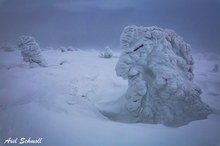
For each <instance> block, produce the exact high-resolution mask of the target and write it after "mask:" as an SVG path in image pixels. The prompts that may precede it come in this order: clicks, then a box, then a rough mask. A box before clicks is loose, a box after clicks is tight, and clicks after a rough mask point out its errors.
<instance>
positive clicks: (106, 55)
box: [100, 46, 113, 58]
mask: <svg viewBox="0 0 220 146" xmlns="http://www.w3.org/2000/svg"><path fill="white" fill-rule="evenodd" d="M100 57H102V58H112V57H113V53H112V50H111V49H110V47H109V46H106V47H105V49H104V51H103V52H101V54H100Z"/></svg>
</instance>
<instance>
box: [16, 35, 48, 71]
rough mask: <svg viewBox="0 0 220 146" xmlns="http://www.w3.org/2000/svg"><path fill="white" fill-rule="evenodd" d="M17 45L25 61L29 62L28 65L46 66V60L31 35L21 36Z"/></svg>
mask: <svg viewBox="0 0 220 146" xmlns="http://www.w3.org/2000/svg"><path fill="white" fill-rule="evenodd" d="M18 47H19V48H20V49H21V55H22V57H23V60H24V61H25V62H28V63H30V65H34V64H38V65H40V66H42V67H45V66H46V62H45V61H44V60H43V58H42V55H41V49H40V47H39V45H38V43H37V42H36V41H35V39H34V38H33V37H31V36H21V37H20V40H19V43H18Z"/></svg>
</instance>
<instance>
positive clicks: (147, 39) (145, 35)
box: [100, 26, 213, 126]
mask: <svg viewBox="0 0 220 146" xmlns="http://www.w3.org/2000/svg"><path fill="white" fill-rule="evenodd" d="M120 44H121V48H122V50H123V52H122V54H121V56H120V58H119V61H118V63H117V65H116V74H117V75H118V76H120V77H122V78H123V79H126V80H128V89H127V91H126V93H125V94H124V95H123V96H122V97H121V98H119V99H118V100H117V101H113V102H111V103H106V104H103V105H104V106H100V110H101V112H102V113H103V114H104V115H105V116H107V117H109V118H110V119H113V120H118V121H124V122H143V123H152V124H153V123H160V124H164V125H167V126H181V125H185V124H187V123H189V122H191V121H194V120H200V119H205V118H207V116H208V115H209V114H211V113H212V112H213V110H212V108H210V107H209V106H208V105H207V104H205V103H204V102H202V100H201V98H200V94H201V89H200V88H199V87H198V86H197V85H196V84H194V83H193V77H194V75H193V58H192V55H191V52H190V51H191V47H190V45H189V44H187V43H186V42H185V41H184V40H183V38H182V37H180V36H179V35H178V34H177V33H175V32H174V31H172V30H168V29H162V28H159V27H137V26H128V27H125V29H124V31H123V32H122V34H121V38H120Z"/></svg>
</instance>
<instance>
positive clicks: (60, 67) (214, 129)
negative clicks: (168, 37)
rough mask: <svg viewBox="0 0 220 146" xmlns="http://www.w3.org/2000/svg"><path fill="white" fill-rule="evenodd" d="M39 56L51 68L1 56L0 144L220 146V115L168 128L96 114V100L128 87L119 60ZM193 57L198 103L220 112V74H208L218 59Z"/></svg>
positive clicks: (14, 55)
mask: <svg viewBox="0 0 220 146" xmlns="http://www.w3.org/2000/svg"><path fill="white" fill-rule="evenodd" d="M42 54H43V57H44V58H45V60H46V61H47V63H48V64H49V66H48V67H46V68H42V67H37V68H29V67H28V65H27V64H26V63H25V62H24V61H23V60H22V57H21V55H20V52H19V51H14V52H0V146H1V145H4V144H3V143H4V141H5V140H6V139H8V138H10V137H11V138H12V139H13V138H22V137H25V138H27V139H28V138H29V137H31V138H32V139H38V138H43V140H42V143H41V144H39V145H42V146H220V116H219V115H210V116H209V118H208V119H206V120H200V121H194V122H191V123H190V124H188V125H185V126H182V127H179V128H170V127H165V126H163V125H151V124H141V123H136V124H128V123H119V122H114V121H111V120H108V119H107V118H106V117H104V116H103V115H102V114H100V112H99V111H98V109H97V105H98V104H99V103H100V102H104V101H110V100H113V99H116V98H118V97H120V96H121V95H122V94H123V93H125V92H126V89H127V81H125V80H123V79H121V78H119V77H117V76H116V73H115V69H114V68H115V65H116V62H117V61H118V58H117V57H113V58H110V59H105V58H100V57H98V54H99V52H97V51H71V52H63V53H61V52H60V51H58V50H48V51H43V52H42ZM114 54H117V53H114ZM117 55H119V53H118V54H117ZM194 59H195V68H194V73H195V82H196V83H197V84H198V85H199V86H200V87H201V88H202V91H203V94H202V100H203V101H204V102H206V103H208V104H209V105H210V106H212V107H215V108H217V109H220V106H219V105H220V71H218V72H213V71H212V70H213V67H214V65H215V64H218V65H219V66H220V58H218V56H217V58H216V55H209V56H208V57H207V55H204V54H195V55H194ZM12 145H13V146H15V145H16V144H12ZM17 145H19V144H17ZM26 145H31V144H26Z"/></svg>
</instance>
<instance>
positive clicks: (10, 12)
mask: <svg viewBox="0 0 220 146" xmlns="http://www.w3.org/2000/svg"><path fill="white" fill-rule="evenodd" d="M0 21H1V23H0V42H5V41H9V42H15V41H16V40H17V38H18V36H19V35H23V34H29V35H32V36H35V38H36V39H37V40H38V42H39V43H40V44H41V45H42V46H60V45H73V46H76V47H92V48H102V47H104V46H105V45H109V46H112V47H118V46H119V36H120V33H121V31H122V29H123V28H124V27H125V26H126V25H132V24H135V25H142V26H151V25H157V26H160V27H165V28H171V29H174V30H176V31H177V32H178V33H179V34H180V35H182V36H183V37H184V39H185V40H186V41H187V42H189V43H190V44H191V45H192V46H193V48H194V49H197V50H206V51H209V50H215V51H220V47H219V46H220V37H219V34H220V27H219V26H220V2H219V0H211V1H210V0H163V1H162V0H137V1H134V0H121V1H118V0H111V1H104V0H93V1H92V0H72V1H71V0H47V1H45V0H37V1H36V0H19V1H15V0H7V1H0Z"/></svg>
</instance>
